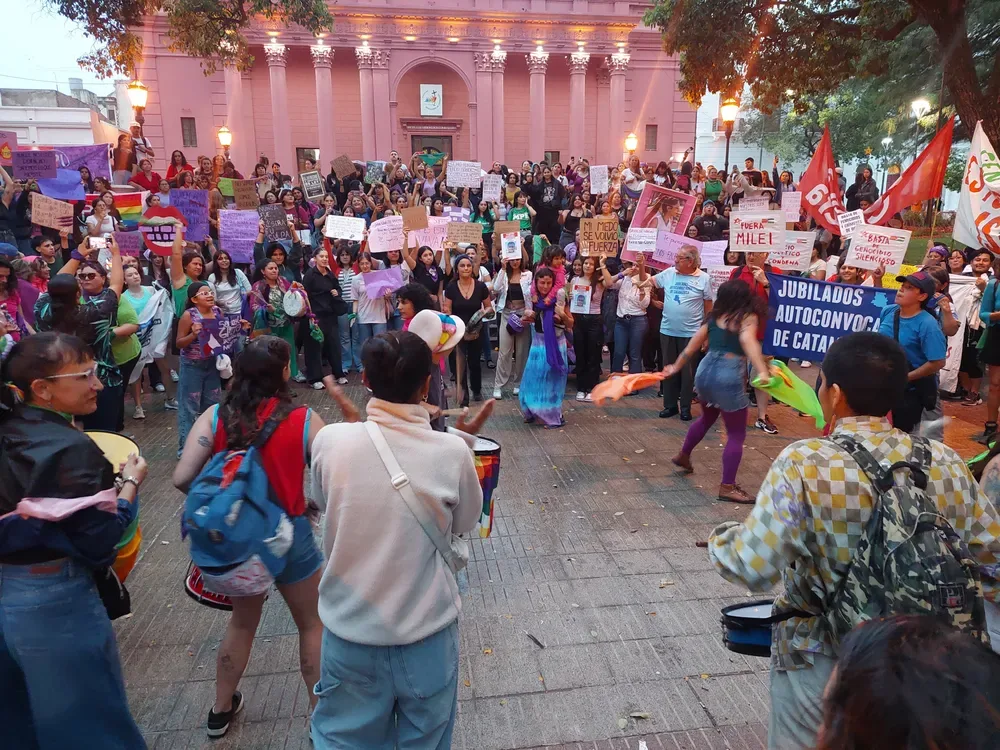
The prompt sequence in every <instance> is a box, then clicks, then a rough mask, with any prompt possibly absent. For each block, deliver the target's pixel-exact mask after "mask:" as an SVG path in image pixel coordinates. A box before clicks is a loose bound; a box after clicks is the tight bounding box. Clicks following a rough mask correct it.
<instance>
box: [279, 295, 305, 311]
mask: <svg viewBox="0 0 1000 750" xmlns="http://www.w3.org/2000/svg"><path fill="white" fill-rule="evenodd" d="M281 306H282V307H284V308H285V313H286V314H287V315H290V316H291V317H293V318H300V317H302V316H303V315H305V312H306V297H305V295H304V294H303V293H302V291H301V290H299V289H289V290H288V291H287V292H285V296H284V297H282V299H281Z"/></svg>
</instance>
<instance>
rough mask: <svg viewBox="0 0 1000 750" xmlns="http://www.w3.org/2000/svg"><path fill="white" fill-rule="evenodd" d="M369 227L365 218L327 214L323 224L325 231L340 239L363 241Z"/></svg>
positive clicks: (330, 235) (327, 234) (328, 234)
mask: <svg viewBox="0 0 1000 750" xmlns="http://www.w3.org/2000/svg"><path fill="white" fill-rule="evenodd" d="M367 228H368V225H367V224H365V220H364V219H359V218H355V217H353V216H327V217H326V222H325V223H324V224H323V233H324V234H326V236H327V237H332V238H334V239H338V240H350V241H351V242H361V240H363V239H364V238H365V229H367Z"/></svg>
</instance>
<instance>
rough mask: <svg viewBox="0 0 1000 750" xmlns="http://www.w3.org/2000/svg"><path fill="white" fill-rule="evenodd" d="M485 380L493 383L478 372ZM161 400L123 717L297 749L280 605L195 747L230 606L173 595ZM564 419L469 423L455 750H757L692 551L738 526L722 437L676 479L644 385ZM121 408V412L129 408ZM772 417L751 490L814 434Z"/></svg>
mask: <svg viewBox="0 0 1000 750" xmlns="http://www.w3.org/2000/svg"><path fill="white" fill-rule="evenodd" d="M815 373H816V370H811V371H809V372H807V373H805V376H806V377H807V378H809V379H810V380H811V379H812V378H813V377H814V376H815ZM484 379H485V380H487V381H490V380H491V379H492V371H488V370H485V368H484ZM570 385H571V387H572V382H571V384H570ZM347 390H348V393H349V395H350V396H351V397H352V398H353V399H354V400H355V402H356V403H358V404H359V405H360V404H362V403H363V402H364V400H365V398H366V397H367V394H366V392H365V390H364V388H363V387H361V385H360V380H359V378H358V376H357V375H353V376H351V385H350V386H349V387H348V389H347ZM490 390H492V384H491V383H488V384H486V385H485V386H484V391H486V392H489V391H490ZM295 391H296V393H297V394H298V398H299V399H302V400H304V401H306V402H308V403H309V404H311V405H312V406H313V407H314V408H316V409H317V410H318V411H319V413H320V414H321V415H322V416H324V418H327V419H328V420H329V421H333V420H334V419H338V418H339V414H337V413H336V412H335V411H334V408H333V407H332V405H331V403H330V401H329V399H328V397H327V396H326V395H325V393H323V392H315V391H311V390H307V389H305V388H304V387H302V386H295ZM162 399H163V397H162V396H159V395H156V396H155V398H152V399H150V397H148V396H147V399H146V401H147V408H146V413H147V418H146V420H145V422H134V421H132V420H131V419H128V420H127V424H126V432H130V433H133V434H134V435H135V436H136V440H137V442H138V443H139V444H140V446H141V447H142V450H143V453H144V455H145V456H146V457H147V458H148V459H149V462H150V465H151V472H150V477H149V479H148V480H147V482H146V484H145V485H144V487H143V493H142V498H141V503H142V508H141V516H140V520H141V524H142V531H143V537H144V539H143V549H142V556H141V559H140V561H139V563H138V564H137V565H136V568H135V570H134V571H133V573H132V575H131V576H130V578H129V580H128V585H129V588H130V590H131V593H132V605H133V610H134V614H133V616H132V617H131V618H129V619H128V620H125V621H119V622H118V623H116V629H117V632H118V638H119V646H120V649H121V655H122V661H123V664H124V668H125V677H126V680H127V683H128V693H129V699H130V702H131V707H132V711H133V713H134V714H135V716H136V718H137V720H138V722H139V726H140V727H141V728H142V730H143V732H144V733H145V734H146V737H147V739H148V741H149V745H150V747H151V748H153V749H154V750H168V749H175V748H203V747H209V746H210V747H213V748H219V749H222V748H241V749H242V748H247V749H249V748H261V749H263V748H268V749H272V748H273V749H277V748H289V749H290V748H308V747H310V744H309V741H308V739H307V735H306V719H305V716H306V712H307V708H308V700H307V693H306V688H305V686H304V685H303V683H302V681H301V678H300V675H299V671H298V651H297V636H296V634H295V626H294V624H293V622H292V618H291V615H290V614H289V612H288V610H287V608H286V607H285V605H284V603H283V602H282V600H281V597H280V596H278V595H277V594H274V595H272V596H271V598H270V599H269V600H268V602H267V603H266V605H265V608H264V616H263V619H262V621H261V626H260V629H259V632H258V633H257V639H256V642H255V644H254V650H253V654H252V656H251V658H250V665H249V668H248V669H247V672H246V676H245V677H244V679H243V682H242V683H241V686H240V687H241V689H242V691H243V693H244V695H245V697H246V700H247V707H246V710H245V711H244V712H243V713H242V714H241V715H240V717H239V718H238V719H237V720H236V722H235V724H234V727H233V728H232V729H231V730H230V732H229V734H228V735H227V736H226V738H225V739H223V740H220V741H216V742H212V741H210V740H208V738H207V737H206V735H205V720H206V716H207V713H208V709H209V708H210V707H211V704H212V702H213V700H214V676H215V656H216V649H217V648H218V645H219V642H220V640H221V638H222V635H223V633H224V630H225V625H226V621H227V617H228V613H224V612H218V611H215V610H212V609H208V608H206V607H203V606H200V605H198V604H196V603H195V602H194V601H192V600H191V599H190V598H189V597H188V596H187V595H186V594H185V593H184V590H183V577H184V574H185V572H186V570H187V565H188V554H187V546H186V544H185V543H183V542H181V539H180V524H179V521H180V509H181V505H182V496H181V494H180V493H179V492H177V491H176V490H175V489H174V488H173V486H172V485H171V483H170V474H171V471H172V470H173V466H174V463H175V461H174V457H175V453H176V441H177V434H176V413H175V412H164V411H163V410H162V405H161V404H162ZM150 401H152V405H151V406H150ZM565 407H566V420H567V424H566V426H565V428H563V429H561V430H542V429H541V428H538V427H534V426H528V425H524V424H522V421H521V417H520V414H519V412H518V410H517V405H516V403H515V402H513V401H510V400H504V401H502V402H500V403H499V404H498V406H497V411H496V413H495V415H494V417H493V419H492V420H491V421H490V422H489V423H488V425H487V429H485V430H484V434H486V435H488V436H489V437H492V438H493V439H495V440H497V441H499V442H500V443H501V445H502V447H503V452H502V458H501V464H502V468H501V476H500V486H499V488H498V490H497V493H496V498H497V506H496V507H497V513H496V515H497V521H496V528H495V530H494V532H493V535H492V536H491V537H490V538H489V539H487V540H483V541H480V540H476V541H474V542H473V544H472V559H471V561H470V563H469V567H468V571H467V575H466V574H465V573H463V574H462V579H463V580H462V581H461V584H462V588H463V591H464V594H463V596H464V602H463V605H464V612H463V617H462V620H461V626H460V630H461V658H460V675H459V716H458V725H457V728H456V734H455V743H454V746H455V747H456V748H463V749H464V748H467V749H468V750H515V749H520V748H540V747H550V746H558V747H563V746H565V747H568V748H601V749H602V750H603V749H605V748H608V749H610V748H615V749H617V748H630V749H631V750H637V748H639V747H640V741H644V742H645V743H646V747H648V748H649V750H660V748H669V749H670V750H675V749H679V748H685V749H688V750H708V749H715V748H719V749H721V748H733V749H734V750H743V749H749V748H761V747H763V746H764V744H765V738H766V726H767V714H768V697H767V662H766V660H764V659H759V658H753V657H743V656H740V655H738V654H734V653H731V652H729V651H727V650H725V649H724V648H723V646H722V643H721V633H720V628H719V610H720V609H721V608H722V607H723V606H725V605H726V604H729V603H732V602H735V601H745V600H746V598H747V593H746V592H745V591H743V590H741V589H740V588H739V587H736V586H733V585H730V584H728V583H726V582H725V581H724V580H723V579H722V578H721V577H720V576H719V575H718V574H717V573H716V572H715V571H714V570H713V569H712V567H711V565H710V564H709V562H708V558H707V555H706V553H705V551H704V550H703V549H697V548H696V547H695V542H696V541H698V540H704V539H706V538H707V537H708V534H709V532H710V531H711V530H712V529H713V527H714V526H715V525H716V524H717V523H718V522H720V521H724V520H727V519H742V518H743V517H744V516H745V514H746V508H745V507H743V506H737V505H733V504H729V503H719V502H715V501H714V500H713V498H714V496H715V490H716V489H717V485H718V482H719V477H720V470H721V449H720V442H721V432H720V431H719V429H718V428H717V429H716V430H715V431H714V432H712V433H710V434H709V437H708V438H706V440H705V442H704V443H703V444H702V446H701V447H700V448H699V449H698V452H697V453H696V454H695V466H696V472H695V473H694V474H693V475H691V476H689V477H681V476H676V475H675V474H674V471H673V468H672V466H671V464H670V456H672V455H673V454H674V453H675V452H676V450H677V448H678V447H679V445H680V441H681V439H682V437H683V435H684V432H685V429H686V426H687V425H686V424H685V423H682V422H680V421H678V420H677V419H676V418H674V419H669V420H662V419H657V418H656V412H657V411H658V410H659V408H660V401H659V399H657V398H656V397H655V390H652V391H647V392H645V393H643V394H640V395H638V396H634V397H630V398H627V399H625V400H623V401H621V402H618V403H617V404H613V405H611V406H609V407H607V408H604V409H598V408H596V407H594V406H593V405H591V404H578V403H576V402H575V401H570V400H567V401H566V402H565ZM126 409H127V413H128V414H129V415H131V402H127V403H126ZM948 411H949V413H953V414H956V415H957V416H958V417H960V418H961V420H958V419H956V420H955V421H953V422H952V423H951V424H950V425H949V427H948V442H949V444H952V445H955V444H956V443H960V445H959V446H958V447H959V449H960V451H961V452H962V453H963V455H969V454H971V453H974V452H976V447H975V446H974V445H973V444H972V443H971V442H969V441H968V440H967V437H968V435H969V434H971V433H972V432H973V431H974V430H975V425H976V424H980V425H981V420H980V417H981V415H980V412H981V411H982V409H981V408H977V409H968V408H966V409H961V408H960V407H955V408H951V407H950V406H949V407H948ZM771 412H772V417H773V419H774V420H775V422H776V423H777V424H778V426H779V427H780V428H781V434H780V435H776V436H767V435H765V434H764V433H762V432H760V431H759V430H751V432H750V435H749V439H748V445H747V450H746V451H745V453H744V458H743V464H742V467H741V469H740V477H739V480H740V483H741V484H742V486H743V487H744V488H745V489H746V490H747V491H748V492H751V493H754V492H756V489H757V487H758V485H759V483H760V481H761V479H762V478H763V476H764V474H765V472H766V471H767V468H768V466H769V465H770V463H771V460H772V459H773V458H774V456H776V455H777V454H778V452H779V451H780V450H781V449H782V448H783V447H784V446H785V445H787V443H788V442H789V440H790V439H793V438H796V437H804V436H806V435H810V434H814V432H815V431H814V429H813V427H812V425H811V422H810V421H809V420H806V419H803V418H799V417H797V416H796V415H795V413H794V412H792V411H791V410H790V409H789V408H787V407H784V406H776V407H773V408H772V409H771ZM695 413H696V414H697V407H696V409H695ZM980 429H981V427H980ZM527 634H531V635H532V636H534V638H536V639H537V640H538V641H539V642H541V643H542V644H544V646H545V648H544V649H543V648H540V647H539V646H538V645H536V644H535V643H534V642H533V640H532V639H531V638H529V637H528V635H527ZM635 715H642V716H647V715H648V717H647V718H635Z"/></svg>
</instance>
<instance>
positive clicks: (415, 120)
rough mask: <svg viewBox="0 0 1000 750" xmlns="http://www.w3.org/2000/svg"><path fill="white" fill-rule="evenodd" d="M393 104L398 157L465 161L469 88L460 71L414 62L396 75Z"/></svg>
mask: <svg viewBox="0 0 1000 750" xmlns="http://www.w3.org/2000/svg"><path fill="white" fill-rule="evenodd" d="M395 101H396V116H397V118H398V122H397V124H398V130H397V137H396V147H397V150H398V151H399V152H400V154H401V155H402V154H403V153H404V152H405V153H406V154H413V153H418V152H422V153H427V154H438V153H445V154H448V155H449V156H450V157H451V158H455V159H468V158H469V155H470V153H471V144H470V134H471V125H470V123H469V88H468V84H467V82H466V79H465V77H464V74H463V73H462V72H461V69H460V68H457V69H456V68H453V67H452V66H451V65H448V64H445V63H442V62H439V61H432V60H427V61H420V62H415V63H414V64H413V65H411V66H410V67H408V68H407V69H405V70H404V71H403V72H402V74H401V75H400V77H399V79H398V82H397V84H396V91H395Z"/></svg>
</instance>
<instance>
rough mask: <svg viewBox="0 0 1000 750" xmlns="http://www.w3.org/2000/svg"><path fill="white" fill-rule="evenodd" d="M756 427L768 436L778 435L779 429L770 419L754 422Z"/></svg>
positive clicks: (765, 418)
mask: <svg viewBox="0 0 1000 750" xmlns="http://www.w3.org/2000/svg"><path fill="white" fill-rule="evenodd" d="M753 426H754V427H756V428H757V429H758V430H763V431H764V432H766V433H767V434H768V435H777V434H778V428H777V427H775V426H774V422H772V421H771V418H770V417H764V418H763V419H758V420H757V421H756V422H754V425H753Z"/></svg>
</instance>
